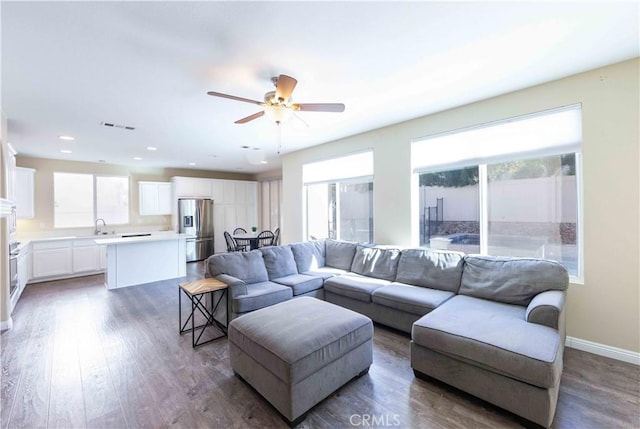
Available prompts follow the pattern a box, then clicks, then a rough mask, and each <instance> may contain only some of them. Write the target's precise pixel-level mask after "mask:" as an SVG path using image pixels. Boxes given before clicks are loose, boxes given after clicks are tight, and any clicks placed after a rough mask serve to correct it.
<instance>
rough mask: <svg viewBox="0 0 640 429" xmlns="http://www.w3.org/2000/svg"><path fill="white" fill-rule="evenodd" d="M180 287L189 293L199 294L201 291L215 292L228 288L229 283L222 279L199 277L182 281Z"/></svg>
mask: <svg viewBox="0 0 640 429" xmlns="http://www.w3.org/2000/svg"><path fill="white" fill-rule="evenodd" d="M180 288H181V289H182V290H184V291H185V292H187V293H188V294H189V295H199V294H201V293H207V292H214V291H217V290H222V289H226V288H227V284H226V283H223V282H221V281H220V280H216V279H212V278H206V279H199V280H195V281H192V282H189V283H180Z"/></svg>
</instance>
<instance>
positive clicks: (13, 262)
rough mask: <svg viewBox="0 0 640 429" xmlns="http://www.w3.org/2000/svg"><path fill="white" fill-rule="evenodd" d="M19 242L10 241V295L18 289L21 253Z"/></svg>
mask: <svg viewBox="0 0 640 429" xmlns="http://www.w3.org/2000/svg"><path fill="white" fill-rule="evenodd" d="M19 244H20V243H19V242H17V241H15V242H13V243H9V295H13V293H14V292H15V291H16V289H18V256H19V255H20V250H19V249H18V245H19Z"/></svg>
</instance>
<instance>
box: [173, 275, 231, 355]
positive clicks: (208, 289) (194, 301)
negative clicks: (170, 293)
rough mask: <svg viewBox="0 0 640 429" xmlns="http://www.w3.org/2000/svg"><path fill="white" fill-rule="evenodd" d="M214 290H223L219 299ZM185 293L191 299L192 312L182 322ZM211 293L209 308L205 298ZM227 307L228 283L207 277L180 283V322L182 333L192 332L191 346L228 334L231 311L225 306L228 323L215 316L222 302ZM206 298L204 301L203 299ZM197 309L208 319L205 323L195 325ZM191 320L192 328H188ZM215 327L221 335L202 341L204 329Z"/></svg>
mask: <svg viewBox="0 0 640 429" xmlns="http://www.w3.org/2000/svg"><path fill="white" fill-rule="evenodd" d="M214 292H221V293H220V296H219V297H218V298H217V300H216V299H215V297H214ZM183 293H184V294H185V295H186V296H187V298H189V300H190V301H191V313H190V314H189V317H188V318H187V320H186V321H185V322H184V323H182V294H183ZM207 294H209V302H210V306H211V307H210V308H211V310H209V308H207V305H206V304H207V300H206V299H205V297H206V295H207ZM222 298H225V299H224V305H225V307H226V303H227V285H226V284H225V283H223V282H221V281H220V280H216V279H212V278H206V279H200V280H196V281H193V282H189V283H180V287H179V288H178V322H179V327H180V335H182V334H184V333H185V332H191V346H192V347H194V348H195V347H197V346H201V345H203V344H207V343H210V342H212V341H215V340H218V339H220V338H223V337H225V336H226V335H227V327H228V326H229V312H228V309H226V308H225V315H226V321H225V322H226V324H223V323H222V322H221V321H219V320H218V319H216V318H215V313H216V310H217V309H218V306H219V305H220V303H221V302H223V300H222ZM203 300H204V301H203ZM196 310H197V311H199V312H200V314H202V316H204V318H205V319H206V321H205V323H203V324H201V325H198V326H195V315H196ZM189 322H191V328H187V325H189ZM209 327H212V328H215V329H217V330H219V331H220V332H221V333H222V335H219V336H217V337H215V338H211V339H209V340H205V341H201V338H202V334H204V331H205V330H206V329H207V328H209ZM196 331H199V334H198V335H197V337H196Z"/></svg>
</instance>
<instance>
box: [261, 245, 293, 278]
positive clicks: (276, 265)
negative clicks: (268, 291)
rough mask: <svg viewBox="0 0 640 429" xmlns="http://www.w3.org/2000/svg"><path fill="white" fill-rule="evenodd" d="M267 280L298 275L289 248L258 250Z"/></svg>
mask: <svg viewBox="0 0 640 429" xmlns="http://www.w3.org/2000/svg"><path fill="white" fill-rule="evenodd" d="M260 252H262V258H263V259H264V265H265V267H266V268H267V274H268V275H269V280H273V279H279V278H281V277H285V276H290V275H292V274H298V267H296V261H295V259H293V253H292V252H291V248H290V247H289V246H265V247H261V248H260Z"/></svg>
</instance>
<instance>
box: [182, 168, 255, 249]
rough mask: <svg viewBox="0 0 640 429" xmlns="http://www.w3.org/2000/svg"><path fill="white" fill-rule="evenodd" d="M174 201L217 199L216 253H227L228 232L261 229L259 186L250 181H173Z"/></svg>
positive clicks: (215, 207)
mask: <svg viewBox="0 0 640 429" xmlns="http://www.w3.org/2000/svg"><path fill="white" fill-rule="evenodd" d="M171 182H172V183H173V185H174V189H175V197H174V198H194V197H205V198H211V199H213V212H214V230H215V247H214V250H215V253H221V252H226V250H227V246H226V242H225V239H224V231H228V232H229V233H233V230H234V229H236V228H237V227H242V228H244V229H246V230H247V231H250V230H251V227H252V226H258V224H257V220H258V183H257V182H252V181H247V180H226V179H204V178H194V177H172V178H171Z"/></svg>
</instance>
